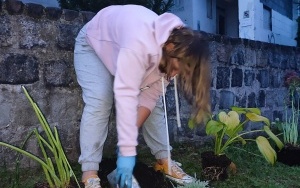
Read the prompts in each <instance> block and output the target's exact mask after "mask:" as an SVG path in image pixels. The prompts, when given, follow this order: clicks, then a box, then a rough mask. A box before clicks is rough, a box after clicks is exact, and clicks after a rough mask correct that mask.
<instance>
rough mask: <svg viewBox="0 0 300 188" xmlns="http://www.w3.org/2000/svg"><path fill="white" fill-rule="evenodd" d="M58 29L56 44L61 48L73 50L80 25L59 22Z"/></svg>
mask: <svg viewBox="0 0 300 188" xmlns="http://www.w3.org/2000/svg"><path fill="white" fill-rule="evenodd" d="M58 29H59V33H58V36H57V46H58V47H59V48H60V49H63V50H67V51H73V50H74V45H75V38H76V36H77V34H78V32H79V30H80V29H81V25H76V26H74V25H71V24H61V25H59V27H58Z"/></svg>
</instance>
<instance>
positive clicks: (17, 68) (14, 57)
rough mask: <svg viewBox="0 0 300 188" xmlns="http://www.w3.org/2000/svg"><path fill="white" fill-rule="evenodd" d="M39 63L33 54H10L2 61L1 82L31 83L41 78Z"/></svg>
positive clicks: (0, 63) (0, 68) (0, 65)
mask: <svg viewBox="0 0 300 188" xmlns="http://www.w3.org/2000/svg"><path fill="white" fill-rule="evenodd" d="M38 65H39V63H38V61H37V59H36V58H35V57H33V56H28V55H24V54H9V55H8V56H7V57H6V58H5V59H4V61H2V62H0V84H13V85H16V84H30V83H34V82H36V81H38V80H39V71H38V68H39V66H38Z"/></svg>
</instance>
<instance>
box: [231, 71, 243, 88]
mask: <svg viewBox="0 0 300 188" xmlns="http://www.w3.org/2000/svg"><path fill="white" fill-rule="evenodd" d="M242 85H243V70H242V69H239V68H234V69H233V70H232V79H231V87H242Z"/></svg>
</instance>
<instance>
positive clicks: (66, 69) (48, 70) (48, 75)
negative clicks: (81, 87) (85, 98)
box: [44, 60, 73, 87]
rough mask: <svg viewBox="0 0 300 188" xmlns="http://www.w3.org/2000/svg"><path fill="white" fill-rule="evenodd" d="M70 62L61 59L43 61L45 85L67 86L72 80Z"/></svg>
mask: <svg viewBox="0 0 300 188" xmlns="http://www.w3.org/2000/svg"><path fill="white" fill-rule="evenodd" d="M70 64H71V63H68V62H66V61H63V60H58V61H48V62H46V63H45V71H44V77H45V83H46V85H47V86H55V87H58V86H64V87H66V86H69V84H70V83H71V82H72V81H73V80H72V70H71V65H70Z"/></svg>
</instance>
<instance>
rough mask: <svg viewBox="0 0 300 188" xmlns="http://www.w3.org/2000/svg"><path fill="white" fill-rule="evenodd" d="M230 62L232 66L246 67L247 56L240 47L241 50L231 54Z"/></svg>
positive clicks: (238, 49)
mask: <svg viewBox="0 0 300 188" xmlns="http://www.w3.org/2000/svg"><path fill="white" fill-rule="evenodd" d="M229 61H230V64H231V65H244V64H245V54H244V51H243V48H241V47H239V48H237V49H235V51H233V52H232V53H231V56H230V60H229Z"/></svg>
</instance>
